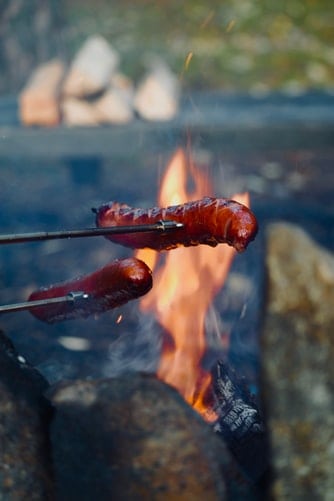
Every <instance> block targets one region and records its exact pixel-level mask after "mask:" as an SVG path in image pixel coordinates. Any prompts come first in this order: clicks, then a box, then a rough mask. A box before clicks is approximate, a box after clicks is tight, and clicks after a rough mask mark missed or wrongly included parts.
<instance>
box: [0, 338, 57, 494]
mask: <svg viewBox="0 0 334 501" xmlns="http://www.w3.org/2000/svg"><path fill="white" fill-rule="evenodd" d="M47 387H48V384H47V382H46V381H45V380H44V378H43V377H42V376H41V375H40V374H39V373H38V372H37V371H36V370H35V369H33V368H32V367H30V366H29V365H28V364H27V363H26V362H25V361H24V359H23V358H22V357H20V356H19V355H18V354H17V353H16V352H15V350H14V348H13V345H12V344H11V342H10V341H9V340H8V339H7V338H6V337H5V336H4V334H3V333H2V332H0V499H1V500H6V501H12V500H13V501H14V500H19V499H20V500H21V499H29V500H32V501H35V500H36V501H38V500H43V501H44V500H49V499H53V494H52V493H53V481H52V473H51V461H50V454H49V440H48V423H49V420H50V414H51V413H50V406H49V405H48V403H47V401H46V399H45V398H43V396H42V395H43V392H44V391H45V390H46V389H47Z"/></svg>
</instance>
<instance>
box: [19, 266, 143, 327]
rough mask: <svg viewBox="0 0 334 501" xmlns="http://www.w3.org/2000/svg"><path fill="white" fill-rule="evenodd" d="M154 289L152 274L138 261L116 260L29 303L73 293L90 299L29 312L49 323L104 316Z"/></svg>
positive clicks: (36, 295)
mask: <svg viewBox="0 0 334 501" xmlns="http://www.w3.org/2000/svg"><path fill="white" fill-rule="evenodd" d="M151 287H152V273H151V270H150V269H149V267H148V266H147V265H146V264H145V263H144V262H143V261H140V260H139V259H136V258H129V259H122V260H115V261H113V262H112V263H110V264H108V265H107V266H104V267H103V268H101V269H100V270H97V271H95V272H94V273H92V274H91V275H86V276H83V277H79V278H77V279H75V280H72V281H69V282H64V283H61V284H56V285H53V286H51V287H48V288H46V289H41V290H38V291H35V292H33V293H32V294H31V295H30V296H29V299H28V300H29V301H34V300H39V299H49V298H54V297H59V296H60V297H61V296H66V295H68V294H70V293H71V292H75V291H81V292H84V293H86V294H88V298H87V299H82V300H80V299H79V300H78V301H73V302H64V303H57V304H50V305H45V306H41V307H36V308H31V310H30V312H31V313H32V314H33V315H34V316H35V317H37V318H39V319H40V320H43V321H44V322H48V323H54V322H59V321H62V320H70V319H74V318H79V317H83V318H85V317H88V316H89V315H93V314H95V313H103V312H105V311H107V310H110V309H112V308H115V307H117V306H120V305H122V304H124V303H127V302H128V301H130V300H132V299H136V298H138V297H140V296H142V295H143V294H146V292H148V291H149V290H150V289H151Z"/></svg>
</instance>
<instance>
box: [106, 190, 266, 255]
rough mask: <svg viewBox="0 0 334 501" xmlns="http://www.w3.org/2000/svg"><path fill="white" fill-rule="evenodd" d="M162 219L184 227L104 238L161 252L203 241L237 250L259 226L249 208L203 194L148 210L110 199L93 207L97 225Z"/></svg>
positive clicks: (245, 245) (244, 246) (252, 236)
mask: <svg viewBox="0 0 334 501" xmlns="http://www.w3.org/2000/svg"><path fill="white" fill-rule="evenodd" d="M161 220H167V221H168V220H170V221H176V222H181V223H183V225H184V226H183V227H182V228H179V229H176V230H172V231H170V232H161V233H159V234H158V233H156V232H151V233H132V234H122V235H110V236H107V237H106V238H108V239H109V240H111V241H112V242H115V243H118V244H121V245H124V246H126V247H131V248H135V249H141V248H145V247H149V248H151V249H154V250H157V251H161V250H170V249H174V248H176V247H178V246H180V245H183V246H185V247H189V246H194V245H199V244H206V245H210V246H211V247H215V246H216V245H218V244H220V243H226V244H228V245H231V246H232V247H234V248H235V249H236V250H237V251H239V252H240V251H243V250H245V249H246V247H247V245H248V244H249V242H251V241H252V240H253V239H254V238H255V236H256V233H257V229H258V226H257V221H256V218H255V216H254V214H253V213H252V212H251V211H250V209H248V207H246V206H245V205H242V204H240V203H239V202H236V201H234V200H230V199H226V198H214V197H205V198H202V199H200V200H196V201H193V202H186V203H185V204H181V205H174V206H170V207H166V208H160V207H152V208H150V209H139V208H132V207H129V206H128V205H126V204H120V203H117V202H109V203H107V204H105V205H102V206H101V207H99V208H98V209H97V210H96V224H97V226H99V227H108V226H120V225H124V226H126V225H135V224H138V225H139V224H150V223H156V222H158V221H161Z"/></svg>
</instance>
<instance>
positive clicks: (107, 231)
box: [0, 221, 183, 244]
mask: <svg viewBox="0 0 334 501" xmlns="http://www.w3.org/2000/svg"><path fill="white" fill-rule="evenodd" d="M182 227H183V224H182V223H177V222H175V221H159V222H158V223H153V224H141V225H131V226H110V227H105V228H85V229H82V230H60V231H35V232H32V233H13V234H8V235H0V244H17V243H24V242H36V241H43V240H55V239H65V238H81V237H98V236H101V235H119V234H124V233H140V232H150V231H157V232H161V231H171V230H175V229H178V228H182Z"/></svg>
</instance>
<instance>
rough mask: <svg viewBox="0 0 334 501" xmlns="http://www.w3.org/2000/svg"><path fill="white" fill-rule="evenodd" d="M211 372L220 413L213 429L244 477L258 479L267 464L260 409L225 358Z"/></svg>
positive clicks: (264, 435)
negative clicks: (227, 448)
mask: <svg viewBox="0 0 334 501" xmlns="http://www.w3.org/2000/svg"><path fill="white" fill-rule="evenodd" d="M212 375H213V390H214V397H215V400H216V409H215V410H216V412H217V413H218V415H219V418H218V421H217V422H216V423H215V425H214V430H215V432H216V433H218V434H219V435H220V436H221V437H222V438H223V440H224V442H225V443H226V445H227V446H228V447H229V449H230V451H231V452H232V454H233V455H234V456H235V458H236V459H237V461H238V463H239V465H240V467H241V468H242V470H243V471H244V473H245V474H246V475H247V477H249V478H250V479H251V480H253V481H257V480H259V478H260V477H261V476H262V475H264V474H265V472H266V471H267V469H268V464H269V451H268V437H267V433H266V430H265V426H264V421H263V417H262V415H261V412H260V410H259V408H258V406H257V403H256V402H255V399H254V398H253V397H252V396H251V394H250V392H249V391H248V389H247V387H246V385H245V382H244V380H243V379H242V378H241V377H239V376H238V375H237V374H236V372H235V371H234V370H233V369H232V368H231V367H230V366H229V364H228V363H227V362H222V361H218V362H217V364H216V365H215V367H214V369H213V374H212Z"/></svg>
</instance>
